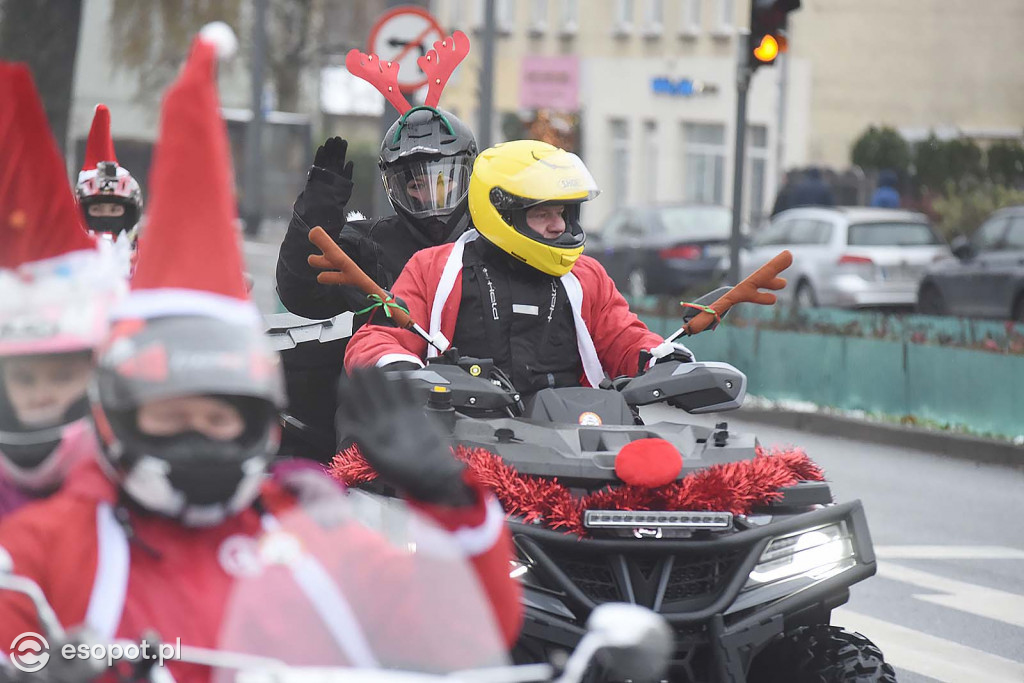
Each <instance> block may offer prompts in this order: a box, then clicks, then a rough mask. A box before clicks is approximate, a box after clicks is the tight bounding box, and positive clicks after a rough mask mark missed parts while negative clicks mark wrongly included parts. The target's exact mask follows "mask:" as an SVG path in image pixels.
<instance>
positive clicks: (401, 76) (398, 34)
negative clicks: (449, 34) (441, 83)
mask: <svg viewBox="0 0 1024 683" xmlns="http://www.w3.org/2000/svg"><path fill="white" fill-rule="evenodd" d="M444 36H445V34H444V30H443V29H442V28H441V25H440V24H439V23H437V19H435V18H434V17H433V15H431V14H430V12H427V11H426V10H425V9H423V8H421V7H414V6H408V7H397V8H395V9H393V10H391V11H390V12H387V13H386V14H384V15H383V16H382V17H381V18H380V19H378V20H377V23H376V24H374V25H373V28H372V29H371V30H370V44H369V46H368V51H369V52H370V53H372V54H375V55H377V56H378V57H380V58H381V59H382V60H383V61H385V62H398V64H399V65H400V68H399V70H398V87H399V89H400V90H401V91H402V92H404V93H411V92H415V91H416V90H417V89H419V88H422V87H423V86H424V85H426V84H427V77H426V75H425V74H424V73H423V71H422V70H421V69H420V67H419V65H418V64H416V60H417V59H419V58H420V57H422V56H423V55H425V54H427V52H428V51H429V50H430V49H431V48H432V47H433V45H434V43H435V42H436V41H438V40H441V39H442V38H444Z"/></svg>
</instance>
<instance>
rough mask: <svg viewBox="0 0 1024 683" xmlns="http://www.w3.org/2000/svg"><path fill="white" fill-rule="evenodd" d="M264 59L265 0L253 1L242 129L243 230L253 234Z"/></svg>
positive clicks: (259, 214) (258, 205)
mask: <svg viewBox="0 0 1024 683" xmlns="http://www.w3.org/2000/svg"><path fill="white" fill-rule="evenodd" d="M266 61H267V0H255V2H254V3H253V23H252V53H251V54H250V55H249V74H250V78H251V79H252V84H251V85H252V93H251V96H252V104H251V106H252V119H251V120H250V121H249V125H248V126H246V129H245V178H244V180H245V209H244V211H245V234H246V235H249V236H251V237H255V236H256V235H259V233H260V224H261V223H262V222H263V120H264V111H263V80H264V73H265V71H266Z"/></svg>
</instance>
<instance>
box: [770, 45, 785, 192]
mask: <svg viewBox="0 0 1024 683" xmlns="http://www.w3.org/2000/svg"><path fill="white" fill-rule="evenodd" d="M776 65H777V66H778V68H779V102H778V105H779V106H778V120H777V122H776V129H775V192H773V193H772V195H771V196H773V197H774V196H777V195H778V193H779V190H780V189H781V188H782V184H783V183H782V180H783V176H784V175H785V173H786V161H785V157H786V115H787V113H788V105H789V102H788V99H789V54H788V53H782V54H780V55H779V58H778V59H777V60H776Z"/></svg>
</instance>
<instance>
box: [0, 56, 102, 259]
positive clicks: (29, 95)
mask: <svg viewBox="0 0 1024 683" xmlns="http://www.w3.org/2000/svg"><path fill="white" fill-rule="evenodd" d="M0 140H3V141H4V142H3V153H2V154H0V268H7V269H14V268H18V267H20V266H22V265H25V264H27V263H32V262H37V261H44V260H49V259H54V258H56V257H60V256H64V255H67V254H74V253H76V252H81V251H83V250H95V248H96V242H95V240H94V239H93V238H92V237H91V236H90V235H89V234H88V232H86V228H85V222H84V219H83V218H82V213H81V211H79V209H78V205H77V204H76V202H75V197H74V195H73V194H72V192H71V187H70V185H69V184H68V182H67V171H66V169H65V167H64V160H63V158H62V157H61V154H60V151H59V150H58V149H57V143H56V141H55V140H54V138H53V133H52V132H51V131H50V127H49V123H48V122H47V120H46V113H45V112H44V110H43V103H42V101H41V100H40V98H39V93H38V92H37V91H36V87H35V83H34V82H33V81H32V75H31V73H29V70H28V67H26V66H25V65H24V64H13V63H10V62H0Z"/></svg>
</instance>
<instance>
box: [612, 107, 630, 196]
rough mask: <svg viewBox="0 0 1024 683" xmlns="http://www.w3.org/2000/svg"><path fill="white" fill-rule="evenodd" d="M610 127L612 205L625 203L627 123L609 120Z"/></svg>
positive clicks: (627, 170)
mask: <svg viewBox="0 0 1024 683" xmlns="http://www.w3.org/2000/svg"><path fill="white" fill-rule="evenodd" d="M611 129H612V145H611V149H612V206H614V207H615V208H618V207H620V206H622V205H623V204H625V203H626V202H627V201H628V200H627V195H628V192H629V124H628V123H627V122H626V121H622V120H615V121H612V122H611Z"/></svg>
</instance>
